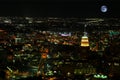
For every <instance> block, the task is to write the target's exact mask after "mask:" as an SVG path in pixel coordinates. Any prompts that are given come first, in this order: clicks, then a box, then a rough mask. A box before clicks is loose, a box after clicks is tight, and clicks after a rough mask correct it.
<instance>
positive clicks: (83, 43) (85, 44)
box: [81, 36, 89, 47]
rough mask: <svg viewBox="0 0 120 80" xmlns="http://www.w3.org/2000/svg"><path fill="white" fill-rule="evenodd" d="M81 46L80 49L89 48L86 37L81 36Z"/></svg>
mask: <svg viewBox="0 0 120 80" xmlns="http://www.w3.org/2000/svg"><path fill="white" fill-rule="evenodd" d="M81 46H82V47H88V46H89V40H88V37H87V36H82V39H81Z"/></svg>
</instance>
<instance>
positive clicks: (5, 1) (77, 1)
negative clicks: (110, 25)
mask: <svg viewBox="0 0 120 80" xmlns="http://www.w3.org/2000/svg"><path fill="white" fill-rule="evenodd" d="M119 4H120V1H119V0H0V16H39V17H120V5H119ZM102 5H106V6H107V7H108V11H107V12H106V13H102V12H101V11H100V7H101V6H102Z"/></svg>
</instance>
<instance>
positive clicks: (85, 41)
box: [81, 25, 89, 47]
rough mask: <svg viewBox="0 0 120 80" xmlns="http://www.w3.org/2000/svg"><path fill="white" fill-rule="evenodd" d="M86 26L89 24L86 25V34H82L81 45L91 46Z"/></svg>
mask: <svg viewBox="0 0 120 80" xmlns="http://www.w3.org/2000/svg"><path fill="white" fill-rule="evenodd" d="M86 27H87V25H85V27H84V36H82V38H81V47H89V40H88V36H87V32H86Z"/></svg>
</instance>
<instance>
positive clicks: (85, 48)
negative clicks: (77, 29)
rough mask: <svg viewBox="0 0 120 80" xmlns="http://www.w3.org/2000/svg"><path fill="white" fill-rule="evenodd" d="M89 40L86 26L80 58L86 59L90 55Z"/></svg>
mask: <svg viewBox="0 0 120 80" xmlns="http://www.w3.org/2000/svg"><path fill="white" fill-rule="evenodd" d="M89 50H90V48H89V39H88V36H87V32H86V25H85V27H84V35H83V36H82V38H81V44H80V58H81V59H86V58H87V57H88V55H89Z"/></svg>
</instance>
